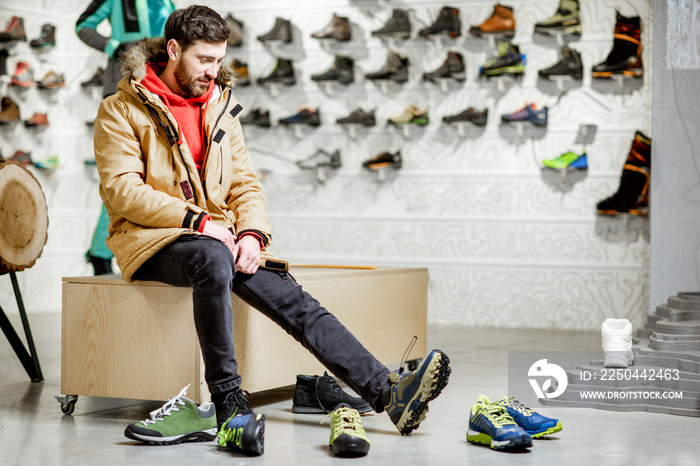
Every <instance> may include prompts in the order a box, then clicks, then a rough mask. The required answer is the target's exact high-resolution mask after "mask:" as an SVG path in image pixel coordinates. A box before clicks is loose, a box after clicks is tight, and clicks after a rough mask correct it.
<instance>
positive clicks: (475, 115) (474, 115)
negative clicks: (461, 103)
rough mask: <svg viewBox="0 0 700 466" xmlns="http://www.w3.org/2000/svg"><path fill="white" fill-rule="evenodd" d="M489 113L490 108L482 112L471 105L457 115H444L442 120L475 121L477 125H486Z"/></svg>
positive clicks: (454, 121)
mask: <svg viewBox="0 0 700 466" xmlns="http://www.w3.org/2000/svg"><path fill="white" fill-rule="evenodd" d="M488 114H489V110H488V109H487V108H485V109H484V110H482V111H481V112H477V111H476V110H474V109H473V108H471V107H469V108H468V109H466V110H464V111H463V112H461V113H458V114H457V115H449V116H444V117H442V121H444V122H445V123H467V122H468V123H473V124H475V125H477V126H485V125H486V120H487V117H488Z"/></svg>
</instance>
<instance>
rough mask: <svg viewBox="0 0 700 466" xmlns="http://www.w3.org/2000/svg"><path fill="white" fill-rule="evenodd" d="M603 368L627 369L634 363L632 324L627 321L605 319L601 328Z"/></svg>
mask: <svg viewBox="0 0 700 466" xmlns="http://www.w3.org/2000/svg"><path fill="white" fill-rule="evenodd" d="M601 333H602V335H603V351H604V352H605V362H604V364H603V365H604V366H605V367H627V366H629V365H631V364H632V362H633V361H634V354H633V353H632V323H631V322H630V321H629V320H627V319H605V322H603V325H602V327H601Z"/></svg>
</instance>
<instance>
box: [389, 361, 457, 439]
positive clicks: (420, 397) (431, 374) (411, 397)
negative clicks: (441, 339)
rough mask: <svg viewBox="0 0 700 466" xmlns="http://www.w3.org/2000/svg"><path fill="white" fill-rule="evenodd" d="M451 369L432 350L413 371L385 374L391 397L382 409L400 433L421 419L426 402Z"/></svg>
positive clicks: (407, 431)
mask: <svg viewBox="0 0 700 466" xmlns="http://www.w3.org/2000/svg"><path fill="white" fill-rule="evenodd" d="M451 372H452V368H451V367H450V359H449V358H448V357H447V355H446V354H445V353H443V352H442V351H440V350H433V351H431V352H430V354H429V355H428V356H427V357H426V358H425V361H423V364H422V365H421V366H420V367H419V368H418V369H417V370H415V371H413V372H409V373H407V374H403V373H401V372H392V373H391V374H389V381H391V384H392V385H391V399H390V401H389V404H388V405H386V406H385V408H384V409H385V410H386V412H387V414H388V415H389V417H390V418H391V421H392V422H393V423H394V424H395V425H396V428H397V429H398V430H399V432H401V435H408V434H410V433H411V432H412V431H413V430H415V429H417V428H418V426H419V425H420V423H421V422H423V420H424V419H425V415H426V414H427V412H428V403H429V402H430V401H432V400H434V399H435V398H436V397H437V396H438V395H439V394H440V392H441V391H442V389H443V388H445V385H447V379H448V378H449V377H450V373H451Z"/></svg>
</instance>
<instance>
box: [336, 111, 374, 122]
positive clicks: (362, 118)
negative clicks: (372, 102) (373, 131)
mask: <svg viewBox="0 0 700 466" xmlns="http://www.w3.org/2000/svg"><path fill="white" fill-rule="evenodd" d="M335 122H336V123H338V124H339V125H363V126H374V125H376V124H377V122H376V120H375V118H374V110H371V111H369V112H365V111H363V110H362V109H361V108H356V109H355V110H353V112H352V113H351V114H350V115H348V116H346V117H344V118H338V119H337V120H335Z"/></svg>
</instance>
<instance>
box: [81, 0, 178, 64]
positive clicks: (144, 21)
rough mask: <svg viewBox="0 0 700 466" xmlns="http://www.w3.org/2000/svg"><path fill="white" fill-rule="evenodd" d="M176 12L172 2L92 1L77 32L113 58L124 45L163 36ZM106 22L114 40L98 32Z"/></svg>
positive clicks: (166, 0) (85, 40)
mask: <svg viewBox="0 0 700 466" xmlns="http://www.w3.org/2000/svg"><path fill="white" fill-rule="evenodd" d="M173 11H175V5H174V4H173V2H172V0H93V1H92V3H90V5H89V6H88V8H87V10H85V11H84V12H83V14H82V15H80V18H78V22H77V24H76V27H75V31H76V33H77V34H78V37H80V39H82V40H83V42H85V43H86V44H88V45H89V46H91V47H93V48H96V49H97V50H101V51H103V52H105V53H106V54H107V55H108V56H109V57H110V58H113V57H114V52H115V50H117V47H119V44H121V43H123V42H132V41H135V40H139V39H143V38H145V37H159V36H162V35H163V27H164V26H165V21H166V20H167V19H168V16H170V13H172V12H173ZM105 19H106V20H108V21H109V24H110V26H111V27H112V34H111V37H104V36H103V35H101V34H99V33H98V32H97V26H98V25H99V24H100V23H101V22H102V21H104V20H105Z"/></svg>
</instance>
